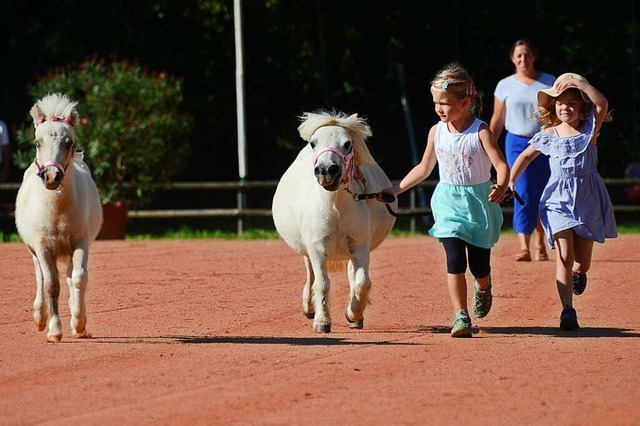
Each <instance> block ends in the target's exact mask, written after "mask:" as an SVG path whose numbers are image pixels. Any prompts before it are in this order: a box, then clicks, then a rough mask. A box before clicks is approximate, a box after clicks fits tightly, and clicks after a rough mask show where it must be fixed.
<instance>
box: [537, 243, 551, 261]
mask: <svg viewBox="0 0 640 426" xmlns="http://www.w3.org/2000/svg"><path fill="white" fill-rule="evenodd" d="M536 260H537V261H541V262H543V261H545V260H549V255H548V254H547V249H546V248H544V246H542V247H538V248H537V249H536Z"/></svg>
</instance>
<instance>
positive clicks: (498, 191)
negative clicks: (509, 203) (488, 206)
mask: <svg viewBox="0 0 640 426" xmlns="http://www.w3.org/2000/svg"><path fill="white" fill-rule="evenodd" d="M506 192H507V187H506V186H505V187H503V186H500V185H498V184H495V183H494V184H493V185H491V193H490V194H489V202H490V203H497V204H500V203H501V202H502V200H504V196H505V193H506Z"/></svg>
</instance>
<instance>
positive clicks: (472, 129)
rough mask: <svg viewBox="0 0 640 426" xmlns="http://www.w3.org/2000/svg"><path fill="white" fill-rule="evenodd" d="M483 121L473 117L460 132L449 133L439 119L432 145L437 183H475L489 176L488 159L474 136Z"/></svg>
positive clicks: (476, 134)
mask: <svg viewBox="0 0 640 426" xmlns="http://www.w3.org/2000/svg"><path fill="white" fill-rule="evenodd" d="M483 123H484V121H482V120H480V119H479V118H476V119H475V120H474V121H473V123H472V124H471V126H469V127H468V128H467V129H466V130H465V131H464V132H462V133H451V132H449V129H448V128H447V123H445V122H443V121H441V122H439V123H438V127H437V129H436V137H435V141H434V148H435V151H436V158H437V159H438V171H439V173H440V182H443V183H449V184H451V185H477V184H479V183H485V182H487V181H488V180H490V179H491V167H492V164H491V160H490V159H489V156H488V155H487V153H486V151H485V150H484V148H483V147H482V143H481V142H480V137H479V135H478V132H479V129H480V125H481V124H483Z"/></svg>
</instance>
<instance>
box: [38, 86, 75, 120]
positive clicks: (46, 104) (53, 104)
mask: <svg viewBox="0 0 640 426" xmlns="http://www.w3.org/2000/svg"><path fill="white" fill-rule="evenodd" d="M77 105H78V102H76V101H72V100H71V99H69V97H68V96H67V95H65V94H61V93H53V94H48V95H46V96H44V97H43V98H41V99H40V100H38V101H37V102H36V103H35V104H34V105H33V107H32V108H31V117H32V118H33V122H34V125H35V127H37V126H38V124H41V123H42V122H44V121H47V120H48V119H49V117H52V116H54V117H58V118H60V119H62V120H60V121H64V122H65V123H67V124H70V125H71V126H75V124H76V121H77V118H78V113H77V111H76V106H77Z"/></svg>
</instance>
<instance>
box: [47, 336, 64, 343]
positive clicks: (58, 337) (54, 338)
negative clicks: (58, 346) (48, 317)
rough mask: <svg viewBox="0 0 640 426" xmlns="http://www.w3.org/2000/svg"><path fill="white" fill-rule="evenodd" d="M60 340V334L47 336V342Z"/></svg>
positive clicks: (58, 341)
mask: <svg viewBox="0 0 640 426" xmlns="http://www.w3.org/2000/svg"><path fill="white" fill-rule="evenodd" d="M61 341H62V334H52V335H50V336H47V342H49V343H60V342H61Z"/></svg>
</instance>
